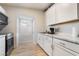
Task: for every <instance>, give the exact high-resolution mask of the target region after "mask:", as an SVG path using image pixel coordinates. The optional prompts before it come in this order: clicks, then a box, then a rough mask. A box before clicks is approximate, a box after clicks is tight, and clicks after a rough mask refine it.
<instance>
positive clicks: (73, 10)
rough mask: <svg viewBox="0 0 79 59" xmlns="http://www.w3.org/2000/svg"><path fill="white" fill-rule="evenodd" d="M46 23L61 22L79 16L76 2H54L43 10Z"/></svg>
mask: <svg viewBox="0 0 79 59" xmlns="http://www.w3.org/2000/svg"><path fill="white" fill-rule="evenodd" d="M45 18H46V25H47V26H48V25H51V24H56V23H62V22H66V21H70V20H76V19H78V18H79V4H78V3H55V4H54V5H53V6H51V8H49V9H48V10H47V11H46V12H45Z"/></svg>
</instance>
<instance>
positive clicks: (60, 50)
mask: <svg viewBox="0 0 79 59" xmlns="http://www.w3.org/2000/svg"><path fill="white" fill-rule="evenodd" d="M59 42H60V41H58V39H53V56H73V54H71V53H70V52H69V50H66V49H65V48H64V47H62V46H60V45H58V44H57V43H59Z"/></svg>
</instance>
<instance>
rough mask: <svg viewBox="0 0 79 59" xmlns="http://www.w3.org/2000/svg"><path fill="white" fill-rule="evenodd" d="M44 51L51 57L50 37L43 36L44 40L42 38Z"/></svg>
mask: <svg viewBox="0 0 79 59" xmlns="http://www.w3.org/2000/svg"><path fill="white" fill-rule="evenodd" d="M44 50H45V52H46V53H47V54H48V55H50V56H52V37H49V36H45V38H44Z"/></svg>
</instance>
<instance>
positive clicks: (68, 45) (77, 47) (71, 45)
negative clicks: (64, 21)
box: [55, 39, 79, 55]
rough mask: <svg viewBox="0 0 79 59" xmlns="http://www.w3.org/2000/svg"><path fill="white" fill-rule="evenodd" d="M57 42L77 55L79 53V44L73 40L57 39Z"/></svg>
mask: <svg viewBox="0 0 79 59" xmlns="http://www.w3.org/2000/svg"><path fill="white" fill-rule="evenodd" d="M55 43H57V44H59V45H61V46H63V47H65V48H66V49H68V50H70V51H72V52H73V54H75V55H79V45H77V44H75V43H71V42H66V41H63V40H59V39H55Z"/></svg>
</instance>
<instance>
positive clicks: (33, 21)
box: [16, 16, 35, 47]
mask: <svg viewBox="0 0 79 59" xmlns="http://www.w3.org/2000/svg"><path fill="white" fill-rule="evenodd" d="M20 18H24V19H29V20H32V24H33V26H32V34H33V33H34V24H35V20H34V17H31V16H18V17H17V21H16V25H17V26H16V47H18V46H19V23H20ZM33 41H34V39H33Z"/></svg>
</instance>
